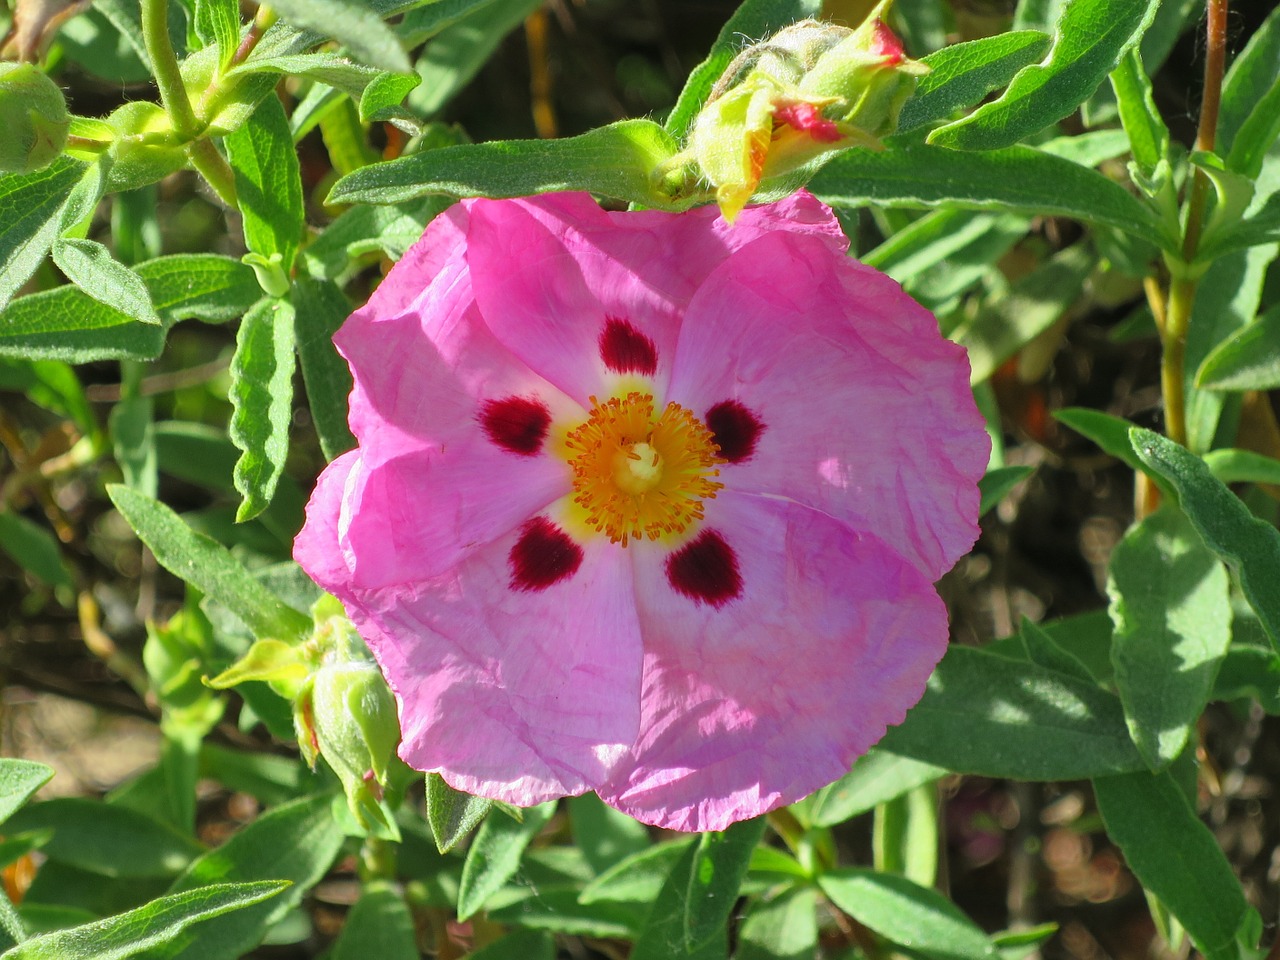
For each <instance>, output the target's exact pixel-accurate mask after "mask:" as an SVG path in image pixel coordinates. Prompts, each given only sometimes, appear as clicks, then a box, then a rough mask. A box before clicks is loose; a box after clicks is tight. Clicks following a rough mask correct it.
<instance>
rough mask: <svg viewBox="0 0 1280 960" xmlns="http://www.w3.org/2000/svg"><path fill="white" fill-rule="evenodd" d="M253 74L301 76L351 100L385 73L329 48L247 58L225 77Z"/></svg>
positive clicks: (356, 97) (358, 97)
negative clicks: (337, 91) (339, 91)
mask: <svg viewBox="0 0 1280 960" xmlns="http://www.w3.org/2000/svg"><path fill="white" fill-rule="evenodd" d="M255 73H271V74H283V75H285V76H290V77H305V78H306V79H308V80H314V81H316V82H317V83H323V84H326V85H328V86H330V87H334V88H336V89H338V90H341V91H342V92H343V93H345V94H347V95H348V96H349V97H351V98H352V99H354V100H359V99H360V97H361V95H362V94H363V93H364V91H365V88H366V87H368V86H369V84H370V83H372V82H373V81H374V80H376V79H377V78H378V77H382V76H400V74H385V73H383V72H382V71H381V70H377V69H375V68H374V67H366V66H365V65H364V64H362V63H356V62H355V61H354V60H351V59H349V58H347V57H344V56H342V55H341V54H337V53H333V52H332V51H329V50H321V51H318V52H316V53H301V54H289V55H285V56H279V57H250V58H249V59H248V60H245V61H244V62H243V63H240V64H238V65H237V66H236V67H235V68H234V69H232V70H231V71H230V73H228V74H227V77H228V78H229V79H231V78H237V77H248V76H251V75H252V74H255Z"/></svg>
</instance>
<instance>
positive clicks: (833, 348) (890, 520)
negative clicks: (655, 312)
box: [671, 233, 990, 580]
mask: <svg viewBox="0 0 1280 960" xmlns="http://www.w3.org/2000/svg"><path fill="white" fill-rule="evenodd" d="M968 373H969V365H968V361H967V359H966V357H965V354H964V350H963V348H961V347H960V346H958V345H956V344H954V343H951V342H949V341H947V340H944V339H943V338H942V337H941V336H939V334H938V330H937V323H936V321H935V320H934V318H933V316H932V315H931V314H930V313H929V312H928V311H927V310H925V309H924V308H923V307H921V306H920V305H919V304H917V303H916V302H915V301H914V300H912V299H911V298H910V297H909V296H907V295H906V294H905V293H903V292H902V289H901V287H899V286H898V284H897V283H895V282H894V281H893V280H891V279H890V278H889V277H886V276H885V275H883V274H881V273H879V272H877V271H875V270H872V269H870V268H869V267H864V266H862V265H861V264H859V263H857V262H856V261H854V260H850V259H847V258H835V257H832V256H830V255H829V254H828V253H827V252H826V251H825V250H823V249H821V245H820V243H819V242H818V241H816V240H814V239H813V238H810V237H805V236H796V235H793V234H787V233H773V234H769V235H766V236H763V237H761V238H760V239H758V240H756V241H755V242H753V243H750V244H748V245H747V246H745V247H743V248H742V249H741V250H739V251H737V252H736V253H735V254H734V255H733V256H732V257H731V258H730V259H729V260H727V261H725V263H724V264H723V265H722V266H721V267H720V269H718V270H717V271H716V272H715V273H714V274H713V275H712V276H711V277H709V278H708V279H707V282H706V283H704V284H703V286H702V287H701V289H700V290H699V291H698V295H697V296H696V297H695V298H694V300H693V302H692V304H691V305H690V307H689V312H688V316H687V322H686V323H685V324H684V326H683V328H682V329H681V337H680V344H679V347H678V349H677V359H676V369H675V372H674V373H673V375H672V380H671V394H672V396H673V397H679V398H680V402H681V403H682V404H684V405H686V406H688V407H690V408H691V409H692V410H694V411H695V412H696V413H697V414H698V415H700V416H706V415H707V412H708V410H710V409H711V408H712V407H714V406H715V405H716V404H720V403H723V402H725V401H737V402H739V403H741V404H742V406H743V407H744V408H745V409H747V410H749V411H751V413H752V414H753V415H755V416H756V417H757V418H758V419H759V420H760V421H761V422H762V424H763V429H762V430H761V432H760V433H759V437H758V440H757V442H756V444H755V448H754V451H753V453H752V455H751V456H750V457H748V458H746V459H744V460H742V461H741V462H738V463H729V464H726V465H725V466H724V467H723V468H722V469H721V475H720V479H721V480H722V481H723V482H724V484H725V485H726V487H728V488H730V489H732V490H737V491H743V492H752V493H762V494H769V495H774V496H782V497H789V498H792V499H794V500H797V501H799V502H801V503H805V504H808V505H809V506H811V507H813V508H814V509H817V510H822V511H824V512H826V513H829V514H831V515H832V516H833V517H836V518H837V519H839V520H842V521H844V522H845V523H848V524H849V525H850V526H852V527H854V528H855V529H857V530H859V531H865V532H867V533H873V534H875V535H876V536H878V537H879V538H880V539H882V540H883V541H884V542H885V543H887V544H889V545H890V546H891V547H892V548H893V549H894V550H896V551H897V552H898V553H899V554H900V555H901V556H903V557H905V558H906V559H907V560H908V561H910V562H911V563H913V564H915V565H916V567H917V568H918V569H919V570H921V571H922V572H924V573H925V574H927V575H928V577H929V579H931V580H934V579H937V578H938V577H940V576H942V574H943V573H945V572H946V571H947V570H948V569H950V567H951V565H952V564H954V563H955V561H956V560H957V559H958V558H959V557H961V556H963V555H964V553H965V552H966V551H968V549H969V548H970V547H971V546H972V545H973V542H974V540H975V539H976V537H977V534H978V525H977V515H978V510H977V507H978V490H977V481H978V480H979V479H980V478H981V477H982V474H983V472H984V470H985V469H986V465H987V460H988V457H989V452H990V444H989V442H988V441H987V440H986V439H985V438H984V432H983V421H982V417H981V415H980V414H979V413H978V410H977V406H976V404H975V403H974V400H973V394H972V391H971V390H970V387H969V380H968Z"/></svg>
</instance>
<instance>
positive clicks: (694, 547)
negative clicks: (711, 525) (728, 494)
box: [667, 530, 742, 607]
mask: <svg viewBox="0 0 1280 960" xmlns="http://www.w3.org/2000/svg"><path fill="white" fill-rule="evenodd" d="M667 581H668V582H669V583H670V584H671V586H672V587H673V588H674V589H675V591H676V593H682V594H684V595H685V596H686V597H688V598H689V599H691V600H694V601H697V602H698V603H709V604H711V606H713V607H722V606H724V605H725V604H726V603H728V602H729V601H730V600H732V599H733V598H734V597H737V596H740V595H741V594H742V574H740V573H739V572H738V557H737V555H736V554H734V552H733V548H732V547H730V546H729V544H727V543H725V542H724V537H722V536H720V534H718V533H716V531H714V530H704V531H702V533H700V534H698V536H697V537H695V538H694V539H693V540H692V541H691V542H689V543H686V544H685V545H684V546H683V547H681V548H680V549H679V550H677V551H676V552H675V553H673V554H671V556H669V557H667Z"/></svg>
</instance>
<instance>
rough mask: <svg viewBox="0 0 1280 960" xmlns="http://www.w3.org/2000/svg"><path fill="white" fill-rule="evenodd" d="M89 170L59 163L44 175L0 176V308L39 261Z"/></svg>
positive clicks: (60, 160) (67, 161) (67, 162)
mask: <svg viewBox="0 0 1280 960" xmlns="http://www.w3.org/2000/svg"><path fill="white" fill-rule="evenodd" d="M86 170H88V168H87V167H86V166H85V164H83V163H80V162H79V161H77V160H72V159H71V158H69V157H65V156H63V157H59V158H58V159H56V160H54V161H53V163H51V164H49V166H47V167H45V168H44V169H43V170H36V171H34V172H32V173H10V174H7V175H5V176H0V307H3V306H4V305H5V304H7V303H8V302H9V300H10V298H11V297H12V296H13V295H14V294H15V293H17V292H18V289H19V288H20V287H21V286H22V285H23V284H24V283H26V282H27V280H28V278H30V276H31V274H33V273H35V271H36V267H38V266H40V261H41V260H43V259H44V256H45V254H46V253H48V252H49V248H50V247H52V246H53V241H54V240H55V239H56V238H57V236H58V234H59V232H60V231H61V227H62V216H61V214H62V211H63V208H64V207H65V206H66V204H67V201H68V200H69V199H70V197H71V193H72V190H73V189H74V188H75V186H76V184H78V183H80V181H81V179H83V178H84V176H85V172H86Z"/></svg>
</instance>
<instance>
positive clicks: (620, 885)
mask: <svg viewBox="0 0 1280 960" xmlns="http://www.w3.org/2000/svg"><path fill="white" fill-rule="evenodd" d="M691 842H692V841H690V840H670V841H666V842H663V843H657V844H654V845H653V846H651V847H648V848H647V849H645V850H637V851H636V852H635V853H633V854H631V855H630V856H629V857H626V858H625V859H623V860H620V861H618V862H617V863H615V864H614V865H613V866H612V867H610V868H609V869H608V870H605V871H604V872H603V873H601V874H600V876H598V877H596V878H595V879H594V880H592V881H591V882H590V883H588V884H587V885H586V886H585V887H584V888H583V890H582V892H581V893H580V894H579V895H578V899H579V900H580V901H581V902H582V903H586V904H591V903H599V902H603V901H609V902H612V903H634V904H643V905H644V906H645V908H646V909H647V908H648V907H649V905H650V904H652V903H653V902H654V900H656V899H657V897H658V894H659V892H661V890H662V886H663V884H664V883H666V881H667V877H668V876H669V875H670V874H671V871H672V870H673V869H674V868H675V865H676V861H678V860H679V859H680V858H681V857H682V856H683V855H684V852H685V847H686V846H687V845H688V844H689V843H691Z"/></svg>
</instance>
